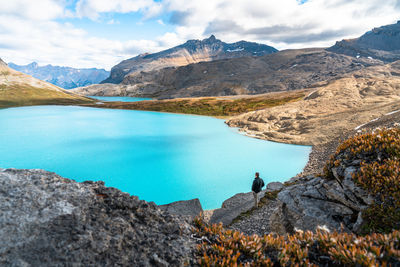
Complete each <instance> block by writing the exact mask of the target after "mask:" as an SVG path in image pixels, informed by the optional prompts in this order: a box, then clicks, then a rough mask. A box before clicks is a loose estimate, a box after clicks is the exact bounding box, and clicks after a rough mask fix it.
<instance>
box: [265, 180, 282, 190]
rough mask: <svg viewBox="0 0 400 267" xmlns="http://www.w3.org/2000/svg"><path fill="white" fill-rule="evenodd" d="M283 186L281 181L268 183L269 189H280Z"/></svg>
mask: <svg viewBox="0 0 400 267" xmlns="http://www.w3.org/2000/svg"><path fill="white" fill-rule="evenodd" d="M282 188H283V184H282V183H280V182H272V183H269V184H267V190H269V191H279V190H281V189H282Z"/></svg>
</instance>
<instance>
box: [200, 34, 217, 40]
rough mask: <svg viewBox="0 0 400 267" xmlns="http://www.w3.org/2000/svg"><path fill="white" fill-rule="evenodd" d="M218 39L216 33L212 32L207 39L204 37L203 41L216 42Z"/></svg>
mask: <svg viewBox="0 0 400 267" xmlns="http://www.w3.org/2000/svg"><path fill="white" fill-rule="evenodd" d="M216 40H217V38H215V36H214V34H211V36H210V37H208V38H207V39H204V40H203V41H208V42H215V41H216Z"/></svg>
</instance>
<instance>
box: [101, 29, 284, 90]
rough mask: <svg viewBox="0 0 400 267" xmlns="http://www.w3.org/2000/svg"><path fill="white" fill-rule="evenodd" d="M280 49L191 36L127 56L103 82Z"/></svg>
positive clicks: (213, 37) (118, 80) (262, 53)
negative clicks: (155, 50) (167, 46)
mask: <svg viewBox="0 0 400 267" xmlns="http://www.w3.org/2000/svg"><path fill="white" fill-rule="evenodd" d="M277 51H278V50H277V49H275V48H273V47H271V46H268V45H264V44H259V43H253V42H246V41H239V42H236V43H231V44H228V43H225V42H222V41H221V40H218V39H216V38H215V36H214V35H211V36H210V37H209V38H207V39H204V40H189V41H187V42H186V43H184V44H181V45H178V46H175V47H173V48H170V49H167V50H163V51H160V52H158V53H153V54H148V53H146V54H141V55H139V56H136V57H133V58H130V59H127V60H124V61H122V62H120V63H119V64H117V65H116V66H114V67H113V68H112V69H111V74H110V77H108V78H107V79H106V80H104V81H103V82H102V83H121V82H122V81H123V80H124V78H125V77H126V76H127V75H135V74H137V73H139V72H140V71H153V70H158V69H162V68H165V67H178V66H185V65H188V64H192V63H198V62H202V61H213V60H218V59H227V58H238V57H244V56H263V55H266V54H271V53H275V52H277Z"/></svg>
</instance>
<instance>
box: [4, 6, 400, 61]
mask: <svg viewBox="0 0 400 267" xmlns="http://www.w3.org/2000/svg"><path fill="white" fill-rule="evenodd" d="M67 3H71V2H70V0H40V1H32V0H0V6H1V8H0V40H1V42H0V57H2V58H3V59H4V60H5V61H14V62H15V63H18V64H26V63H29V62H31V61H34V60H35V61H38V62H39V63H40V64H58V65H64V66H72V67H103V68H110V67H112V66H113V65H115V64H117V63H118V62H120V61H121V60H124V59H127V58H130V57H132V56H135V55H137V54H139V53H143V52H156V51H159V50H162V49H166V48H169V47H172V46H175V45H178V44H180V43H183V42H185V41H186V40H188V39H202V38H205V37H208V36H209V35H210V34H215V35H216V37H217V38H219V39H222V40H223V41H226V42H234V41H238V40H249V41H256V42H260V43H266V44H269V45H272V46H274V47H276V48H278V49H284V48H300V47H312V46H330V45H333V44H334V42H335V41H336V40H341V39H343V38H349V37H357V36H360V35H361V34H363V33H364V32H365V31H367V30H370V29H372V28H373V27H378V26H381V25H385V24H390V23H394V22H395V21H396V20H397V19H399V18H400V4H399V1H398V0H385V1H381V0H309V1H308V2H306V3H304V4H302V5H299V4H298V3H297V1H296V0H268V1H266V0H252V1H243V0H213V1H204V0H191V1H185V0H164V1H163V2H162V3H159V2H154V1H152V0H113V1H111V0H80V1H79V2H78V3H77V5H76V7H75V10H74V11H70V10H67V9H66V8H65V5H66V4H67ZM74 12H75V13H74ZM107 12H116V13H129V12H140V13H141V14H142V15H143V21H142V23H147V22H146V19H148V18H150V17H152V18H154V19H158V23H159V24H163V23H164V24H166V23H169V24H174V25H175V28H174V30H172V31H169V32H167V33H165V34H163V35H161V36H154V37H152V38H149V39H151V40H130V41H118V40H117V41H116V40H108V39H105V38H95V37H93V36H91V33H90V32H85V31H84V30H82V29H79V28H77V27H76V26H74V25H72V24H63V23H59V22H56V20H55V19H57V18H62V17H71V16H80V17H89V18H91V19H94V20H98V19H100V20H101V21H108V22H109V23H118V20H117V19H118V18H117V17H109V16H107V15H105V14H104V13H107ZM165 13H169V14H170V21H166V20H165V17H166V16H163V19H164V20H161V19H160V18H157V15H158V14H165ZM99 27H101V24H99ZM159 27H161V26H159ZM149 36H151V33H150V34H149Z"/></svg>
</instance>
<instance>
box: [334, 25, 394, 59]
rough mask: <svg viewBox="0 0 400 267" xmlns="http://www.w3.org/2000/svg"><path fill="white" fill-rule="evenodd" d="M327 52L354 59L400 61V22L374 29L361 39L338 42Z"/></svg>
mask: <svg viewBox="0 0 400 267" xmlns="http://www.w3.org/2000/svg"><path fill="white" fill-rule="evenodd" d="M327 50H328V51H331V52H335V53H340V54H345V55H349V56H353V57H371V58H374V59H379V60H382V61H385V62H393V61H396V60H400V21H398V22H397V23H396V24H390V25H386V26H381V27H378V28H374V29H372V30H371V31H368V32H366V33H365V34H363V35H362V36H361V37H359V38H354V39H347V40H342V41H340V42H336V44H335V45H334V46H332V47H330V48H328V49H327Z"/></svg>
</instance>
